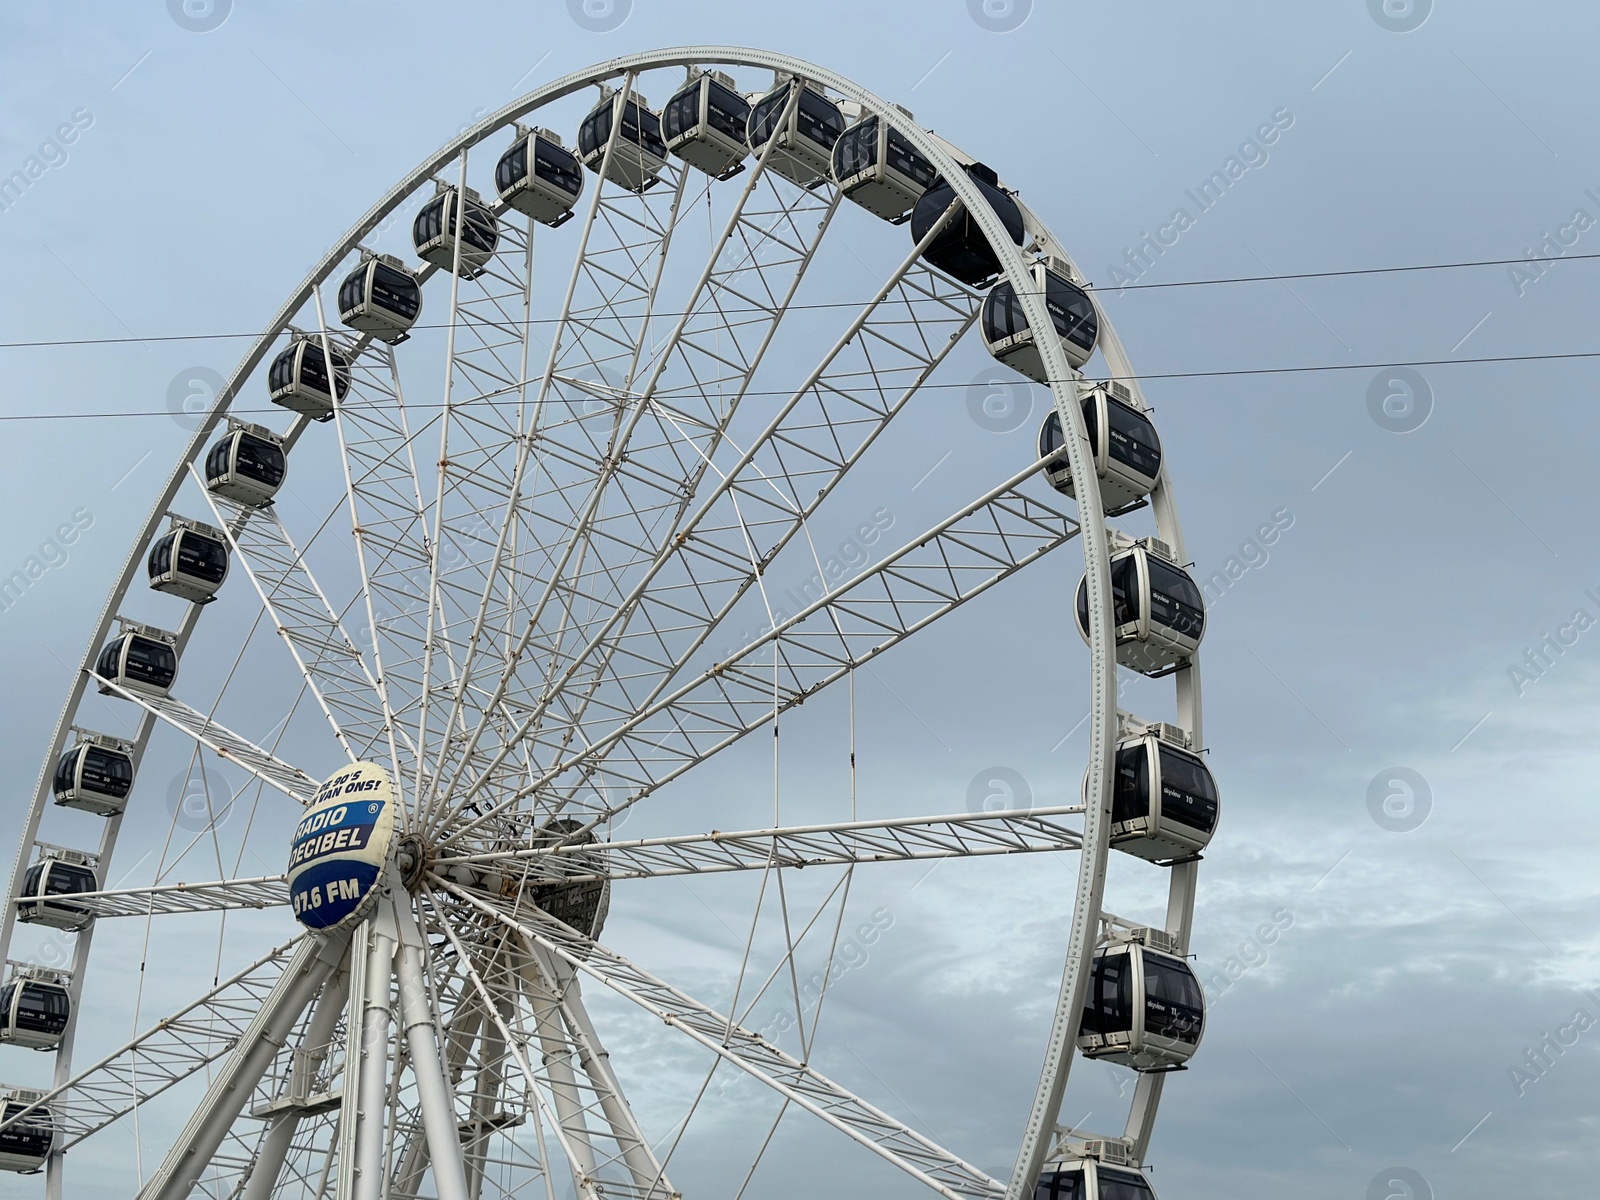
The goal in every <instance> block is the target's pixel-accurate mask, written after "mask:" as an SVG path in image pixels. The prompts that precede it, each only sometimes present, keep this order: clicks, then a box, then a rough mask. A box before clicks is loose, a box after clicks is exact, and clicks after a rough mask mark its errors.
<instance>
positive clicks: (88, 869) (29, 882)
mask: <svg viewBox="0 0 1600 1200" xmlns="http://www.w3.org/2000/svg"><path fill="white" fill-rule="evenodd" d="M38 845H39V861H38V862H36V863H34V864H33V865H32V866H30V867H29V868H28V870H27V872H26V873H25V874H24V875H23V877H22V891H21V892H20V893H19V895H18V897H17V920H19V921H22V922H24V923H25V924H29V925H48V926H50V927H51V928H52V929H66V930H79V929H84V928H87V927H88V925H89V924H90V923H91V922H92V921H93V920H94V913H92V912H90V911H89V910H88V909H87V908H85V907H84V906H83V905H81V904H74V903H72V901H71V899H70V897H72V896H79V895H82V894H83V893H84V892H94V891H98V890H99V888H100V884H99V881H98V879H97V877H96V875H95V858H94V855H92V854H85V853H84V852H83V851H81V850H68V849H66V848H64V847H61V846H46V845H44V844H43V843H38Z"/></svg>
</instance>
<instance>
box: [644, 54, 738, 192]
mask: <svg viewBox="0 0 1600 1200" xmlns="http://www.w3.org/2000/svg"><path fill="white" fill-rule="evenodd" d="M749 122H750V102H749V101H748V100H746V99H745V98H744V97H743V96H742V95H740V94H739V91H738V89H737V88H736V87H735V86H734V83H733V80H732V79H731V78H729V77H728V76H727V75H724V74H723V73H722V72H721V71H705V72H700V73H696V74H695V75H694V77H693V78H691V79H690V80H689V82H688V83H687V84H685V85H684V86H683V87H681V88H679V89H678V90H677V91H676V92H675V93H674V94H673V96H672V99H670V100H668V101H667V103H666V106H665V107H663V108H662V110H661V138H662V140H663V141H664V142H665V143H666V146H667V150H668V151H669V152H671V153H673V154H676V155H677V156H678V157H679V158H681V159H683V161H684V162H686V163H688V164H689V165H690V166H691V167H694V168H695V169H696V170H698V171H704V172H705V173H706V174H707V175H710V176H711V177H712V178H714V179H727V178H729V177H730V176H733V175H737V174H738V173H739V172H740V171H742V170H744V159H745V156H746V155H748V154H749V153H750V147H749V146H748V145H746V144H745V140H744V138H745V131H746V130H747V129H748V127H749Z"/></svg>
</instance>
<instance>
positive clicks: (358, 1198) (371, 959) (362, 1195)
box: [345, 928, 394, 1200]
mask: <svg viewBox="0 0 1600 1200" xmlns="http://www.w3.org/2000/svg"><path fill="white" fill-rule="evenodd" d="M368 944H369V946H370V949H369V950H368V952H367V969H366V978H365V989H364V996H363V1001H362V1011H361V1061H360V1063H359V1064H346V1066H345V1074H346V1076H347V1077H348V1076H349V1075H350V1074H351V1069H352V1066H354V1067H355V1074H356V1076H357V1083H356V1104H355V1126H356V1128H355V1138H354V1142H355V1170H354V1172H353V1185H352V1188H351V1200H380V1197H381V1196H382V1195H383V1125H384V1117H385V1115H386V1109H387V1107H388V1102H389V1096H388V1091H389V1089H388V1082H389V980H390V979H391V977H392V976H393V974H394V939H393V938H392V937H390V936H389V935H388V934H387V933H385V932H379V931H378V930H377V929H376V928H369V933H368ZM345 1086H346V1087H348V1086H350V1085H349V1084H348V1083H347V1084H346V1085H345Z"/></svg>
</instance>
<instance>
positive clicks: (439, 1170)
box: [392, 889, 467, 1200]
mask: <svg viewBox="0 0 1600 1200" xmlns="http://www.w3.org/2000/svg"><path fill="white" fill-rule="evenodd" d="M395 895H396V899H395V902H394V904H393V906H392V911H393V912H394V915H395V921H396V925H397V926H398V928H399V932H400V955H399V959H398V961H397V966H398V970H397V971H396V976H397V982H398V984H399V989H400V1021H401V1027H402V1028H403V1029H404V1031H405V1036H406V1044H407V1047H408V1048H409V1050H410V1052H411V1059H410V1061H411V1075H412V1078H413V1079H414V1080H415V1081H416V1084H417V1099H418V1101H419V1102H420V1105H421V1109H422V1125H423V1129H424V1130H425V1132H426V1133H427V1141H428V1157H429V1158H430V1159H431V1160H432V1165H433V1186H434V1189H435V1191H436V1192H437V1193H438V1197H439V1200H467V1176H466V1165H465V1163H464V1162H463V1161H462V1157H461V1123H460V1120H459V1118H458V1117H457V1116H456V1106H455V1097H454V1095H453V1094H452V1092H451V1088H450V1080H449V1078H448V1077H447V1075H446V1074H445V1067H444V1055H443V1053H442V1052H441V1050H440V1045H439V1026H438V1024H437V1022H436V1020H435V1017H434V1011H433V1001H432V998H431V997H430V995H429V991H428V984H427V979H426V977H425V973H424V971H423V941H422V931H421V929H419V928H418V927H417V918H416V913H415V912H414V911H413V910H412V908H411V897H410V896H408V895H406V894H405V893H404V892H402V891H399V890H398V889H397V890H396V893H395Z"/></svg>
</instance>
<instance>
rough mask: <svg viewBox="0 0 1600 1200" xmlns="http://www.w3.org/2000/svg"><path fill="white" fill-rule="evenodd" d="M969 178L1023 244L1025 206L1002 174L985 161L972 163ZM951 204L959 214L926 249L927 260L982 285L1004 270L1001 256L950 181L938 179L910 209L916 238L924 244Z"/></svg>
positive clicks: (955, 277)
mask: <svg viewBox="0 0 1600 1200" xmlns="http://www.w3.org/2000/svg"><path fill="white" fill-rule="evenodd" d="M967 176H968V178H970V179H971V180H972V182H973V184H974V185H975V186H976V187H977V189H978V191H979V192H980V193H982V195H983V198H984V199H985V200H986V201H987V202H988V204H989V207H990V208H991V209H993V210H994V214H995V216H997V217H999V218H1000V223H1001V224H1002V225H1003V226H1005V231H1006V233H1007V235H1008V236H1009V237H1010V238H1011V240H1012V241H1013V242H1014V243H1016V244H1017V245H1018V246H1020V245H1022V242H1023V239H1024V237H1026V235H1027V229H1026V227H1025V225H1024V223H1023V220H1022V209H1021V208H1020V207H1018V205H1017V202H1016V201H1015V200H1013V199H1012V198H1011V194H1010V193H1009V192H1007V191H1005V190H1004V189H1002V188H1001V186H1000V179H999V177H998V176H997V175H996V174H995V173H994V172H993V171H991V170H990V169H989V168H988V167H986V166H984V165H983V164H982V163H972V164H970V165H969V166H968V167H967ZM952 204H956V205H958V207H957V209H956V212H955V214H954V215H953V216H952V217H951V219H950V221H949V222H948V223H946V224H945V225H944V226H943V228H941V229H940V230H939V232H938V233H937V234H935V235H934V237H933V240H932V241H930V242H929V243H928V245H927V247H926V248H925V249H924V250H923V252H922V258H923V261H924V262H926V263H927V264H928V265H929V266H930V267H936V268H937V269H938V270H941V271H943V272H944V273H945V274H946V275H949V276H951V277H952V278H954V279H958V280H960V281H961V282H962V283H965V284H970V285H971V286H973V287H980V286H982V285H983V284H986V283H988V282H989V281H990V280H991V279H993V278H994V277H995V276H996V275H998V274H999V273H1000V259H999V257H998V256H997V255H996V254H995V252H994V247H992V246H991V245H989V239H988V238H987V237H986V236H984V232H983V230H982V229H981V228H979V226H978V223H977V222H976V221H974V220H973V219H972V214H970V213H969V212H967V210H966V207H965V206H964V205H960V202H959V201H957V199H956V190H955V188H953V187H952V186H950V184H949V182H948V181H946V180H944V179H942V178H941V179H937V180H935V181H934V184H933V186H932V187H930V188H929V189H928V190H927V191H926V192H924V193H923V194H922V198H921V199H920V200H918V201H917V204H916V207H915V208H913V209H912V210H911V240H912V241H913V242H915V243H917V244H919V245H920V244H921V242H922V239H923V238H925V237H927V236H928V234H929V232H930V231H932V230H933V228H934V227H935V226H936V225H938V224H939V221H940V220H941V219H942V218H943V217H944V215H945V213H946V211H948V210H949V208H950V206H951V205H952Z"/></svg>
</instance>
